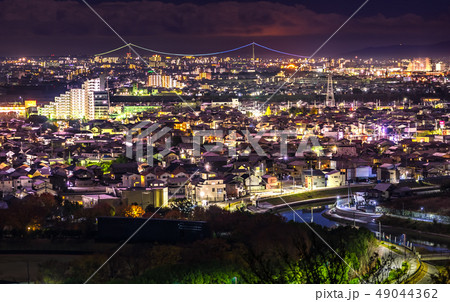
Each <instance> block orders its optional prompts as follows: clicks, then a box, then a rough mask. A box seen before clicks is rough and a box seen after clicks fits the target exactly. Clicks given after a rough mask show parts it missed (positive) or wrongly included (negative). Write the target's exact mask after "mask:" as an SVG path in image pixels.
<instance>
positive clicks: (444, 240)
mask: <svg viewBox="0 0 450 302" xmlns="http://www.w3.org/2000/svg"><path fill="white" fill-rule="evenodd" d="M322 215H323V216H324V217H325V218H327V219H329V220H332V221H336V222H338V223H342V224H348V225H353V224H355V225H357V226H360V227H366V228H369V229H372V230H374V231H377V230H378V226H377V224H376V223H372V224H368V223H367V222H365V221H361V220H359V219H356V220H353V219H352V218H349V217H343V216H337V215H333V214H332V213H330V211H326V212H325V213H323V214H322ZM381 231H382V232H384V233H385V234H406V235H407V237H409V236H411V237H413V238H415V239H419V240H423V241H433V242H436V243H441V244H446V245H450V235H447V234H440V233H433V232H425V231H420V230H412V229H409V228H405V227H404V226H398V225H397V226H393V225H388V224H384V223H382V224H381Z"/></svg>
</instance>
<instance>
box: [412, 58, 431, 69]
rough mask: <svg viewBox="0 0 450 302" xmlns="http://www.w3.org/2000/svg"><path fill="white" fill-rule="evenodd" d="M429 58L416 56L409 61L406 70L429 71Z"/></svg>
mask: <svg viewBox="0 0 450 302" xmlns="http://www.w3.org/2000/svg"><path fill="white" fill-rule="evenodd" d="M431 70H432V68H431V60H430V58H416V59H414V60H412V61H411V62H409V65H408V69H407V71H431Z"/></svg>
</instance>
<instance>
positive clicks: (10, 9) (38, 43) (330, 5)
mask: <svg viewBox="0 0 450 302" xmlns="http://www.w3.org/2000/svg"><path fill="white" fill-rule="evenodd" d="M363 2H364V1H363V0H358V1H357V0H299V1H208V0H201V1H177V0H175V1H165V2H155V1H126V0H116V1H113V0H88V3H90V4H92V5H93V7H94V8H95V9H96V10H97V11H98V13H99V14H100V15H102V16H103V17H104V18H105V20H106V21H107V22H108V23H110V24H111V26H112V27H113V28H114V29H116V30H117V32H119V33H120V34H121V35H122V36H123V37H124V38H125V40H127V41H129V42H133V43H135V44H139V45H142V46H145V47H149V48H152V49H158V50H163V51H169V52H209V51H217V50H223V49H229V48H233V47H237V46H240V45H242V44H247V43H250V42H252V41H255V42H259V43H261V44H265V45H267V46H269V47H273V48H277V49H281V50H284V51H288V52H293V53H298V54H304V55H310V54H311V53H312V52H314V51H315V50H316V49H317V47H318V46H319V45H320V44H321V43H322V42H324V41H325V40H326V39H327V38H328V37H329V36H330V35H331V34H332V33H333V32H334V31H335V30H336V29H337V28H338V27H339V26H340V25H341V24H342V23H343V22H344V21H345V19H346V18H347V17H348V16H350V15H351V14H352V13H353V12H354V11H355V10H356V9H357V8H358V7H359V6H360V5H361V4H362V3H363ZM449 34H450V1H448V0H428V1H423V0H422V1H420V0H409V1H407V0H371V1H369V3H368V4H367V5H366V6H365V7H364V8H363V9H362V10H361V11H360V12H359V13H358V14H357V15H356V16H355V18H354V19H352V20H351V21H350V22H349V23H348V24H347V25H346V26H345V27H344V28H343V29H342V31H341V32H339V34H337V35H336V36H335V37H334V38H333V39H332V40H331V41H330V43H329V44H327V46H326V47H325V48H324V49H323V50H322V51H321V52H320V53H319V54H318V55H319V56H320V55H339V54H342V53H346V52H351V51H353V50H358V49H363V48H367V47H378V46H386V45H399V44H408V45H410V44H411V45H426V44H434V43H438V42H443V41H448V40H450V35H449ZM121 45H123V43H122V42H121V41H120V40H119V39H118V38H117V37H116V36H115V35H114V34H113V33H112V32H111V30H110V29H109V28H107V27H106V25H104V24H103V23H102V22H101V21H100V20H99V19H98V17H97V16H95V15H94V14H93V13H92V12H91V11H90V10H89V8H88V7H87V6H85V5H84V4H83V3H82V2H81V1H66V0H0V56H22V55H49V54H56V55H63V54H73V55H75V54H95V53H98V52H102V51H106V50H109V49H112V48H115V47H119V46H121Z"/></svg>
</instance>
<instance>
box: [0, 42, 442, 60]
mask: <svg viewBox="0 0 450 302" xmlns="http://www.w3.org/2000/svg"><path fill="white" fill-rule="evenodd" d="M250 43H253V42H249V43H247V44H250ZM441 44H447V45H448V46H450V40H448V41H441V42H437V43H433V44H397V45H394V44H389V45H382V46H369V47H365V48H363V49H355V50H351V51H348V52H346V53H341V54H335V55H330V54H329V55H325V54H323V55H321V54H317V55H316V57H315V59H317V58H354V57H355V56H357V57H358V58H377V59H400V58H402V59H403V58H416V57H429V58H433V59H434V58H450V52H449V51H448V49H442V50H440V49H437V50H436V49H434V52H436V51H437V52H442V53H446V54H447V55H443V56H442V55H433V54H432V52H433V51H430V54H429V55H427V54H426V53H424V54H417V55H403V54H393V55H389V56H385V55H384V56H383V55H378V56H377V55H373V56H367V55H364V54H362V55H361V54H358V53H361V52H364V51H369V50H376V49H388V48H405V49H406V48H412V47H415V48H417V47H419V48H430V47H432V46H436V45H441ZM447 45H445V46H446V48H447ZM122 46H125V45H118V46H117V47H116V48H118V47H122ZM139 46H143V47H145V46H144V45H139ZM234 46H237V47H239V46H242V45H233V47H234ZM264 46H268V47H276V46H271V45H264ZM248 47H251V46H248ZM153 48H154V49H155V50H158V51H160V52H171V51H172V50H170V49H157V48H156V47H155V46H153ZM110 50H111V49H105V50H104V52H106V51H110ZM222 50H225V49H207V50H199V53H207V52H208V51H210V52H218V51H222ZM277 50H281V51H285V50H284V49H277ZM137 51H138V53H139V55H141V56H142V57H151V56H153V55H160V56H162V57H186V56H178V55H177V56H175V55H165V54H159V53H152V52H148V51H143V50H139V49H137ZM127 52H128V51H127ZM240 52H241V53H240ZM247 52H248V51H247ZM261 52H264V53H265V54H263V55H261V54H260V53H261ZM286 52H287V51H286ZM101 53H102V52H100V54H101ZM258 53H259V54H258ZM268 53H269V51H267V50H264V49H261V48H258V51H255V57H259V58H265V59H267V58H273V59H277V58H288V57H291V58H295V59H302V58H301V57H293V56H289V55H284V54H278V55H277V54H274V55H268ZM294 53H295V52H294ZM98 54H99V53H94V54H88V53H65V54H55V53H49V54H28V55H3V54H0V57H1V58H21V57H34V58H36V57H37V58H38V57H95V56H96V55H98ZM295 54H297V55H301V54H300V53H295ZM125 55H126V52H124V50H123V49H122V50H118V51H117V52H112V53H110V54H105V55H101V56H102V57H121V56H125ZM251 56H252V55H251V53H244V54H243V53H242V51H241V50H238V51H235V52H231V53H229V54H218V55H205V56H199V57H235V58H238V57H242V58H250V57H251ZM303 56H308V54H304V55H303ZM132 57H136V55H135V54H134V53H132Z"/></svg>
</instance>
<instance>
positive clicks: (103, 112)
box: [39, 78, 109, 120]
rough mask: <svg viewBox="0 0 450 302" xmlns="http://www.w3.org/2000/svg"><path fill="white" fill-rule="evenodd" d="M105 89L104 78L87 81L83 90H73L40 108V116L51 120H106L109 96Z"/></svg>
mask: <svg viewBox="0 0 450 302" xmlns="http://www.w3.org/2000/svg"><path fill="white" fill-rule="evenodd" d="M104 87H105V84H104V78H96V79H91V80H87V81H85V82H84V84H83V85H82V87H81V88H76V89H71V90H69V91H67V92H65V93H63V94H61V95H60V96H57V97H55V101H54V102H51V103H50V104H48V105H45V106H43V107H41V108H39V114H40V115H44V116H46V117H48V118H50V119H83V118H86V119H90V120H93V119H106V118H107V117H108V114H109V94H108V92H107V91H105V90H104V89H105V88H104Z"/></svg>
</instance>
